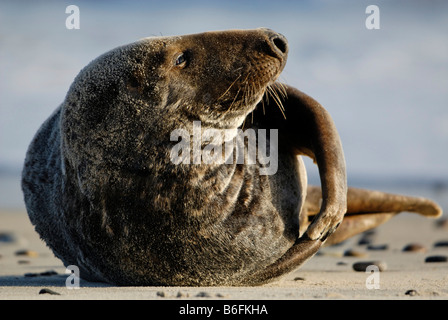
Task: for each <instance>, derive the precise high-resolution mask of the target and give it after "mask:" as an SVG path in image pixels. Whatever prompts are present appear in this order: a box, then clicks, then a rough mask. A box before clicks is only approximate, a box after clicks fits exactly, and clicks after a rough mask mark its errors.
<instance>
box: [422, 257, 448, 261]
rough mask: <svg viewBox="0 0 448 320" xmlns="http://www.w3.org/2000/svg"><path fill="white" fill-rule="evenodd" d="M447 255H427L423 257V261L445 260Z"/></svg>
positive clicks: (447, 259)
mask: <svg viewBox="0 0 448 320" xmlns="http://www.w3.org/2000/svg"><path fill="white" fill-rule="evenodd" d="M447 261H448V257H447V256H429V257H427V258H426V259H425V262H447Z"/></svg>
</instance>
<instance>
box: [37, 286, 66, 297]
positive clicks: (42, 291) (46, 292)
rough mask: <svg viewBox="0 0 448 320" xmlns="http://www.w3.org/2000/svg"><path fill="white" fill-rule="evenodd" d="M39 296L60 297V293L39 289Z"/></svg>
mask: <svg viewBox="0 0 448 320" xmlns="http://www.w3.org/2000/svg"><path fill="white" fill-rule="evenodd" d="M39 294H52V295H57V296H60V295H61V294H60V293H58V292H56V291H53V290H51V289H48V288H43V289H40V291H39Z"/></svg>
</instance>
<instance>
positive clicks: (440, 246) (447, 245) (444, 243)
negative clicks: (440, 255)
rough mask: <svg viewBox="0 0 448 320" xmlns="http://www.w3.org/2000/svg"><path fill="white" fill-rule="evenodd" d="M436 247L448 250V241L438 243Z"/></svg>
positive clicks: (435, 244)
mask: <svg viewBox="0 0 448 320" xmlns="http://www.w3.org/2000/svg"><path fill="white" fill-rule="evenodd" d="M434 247H436V248H448V241H438V242H436V243H434Z"/></svg>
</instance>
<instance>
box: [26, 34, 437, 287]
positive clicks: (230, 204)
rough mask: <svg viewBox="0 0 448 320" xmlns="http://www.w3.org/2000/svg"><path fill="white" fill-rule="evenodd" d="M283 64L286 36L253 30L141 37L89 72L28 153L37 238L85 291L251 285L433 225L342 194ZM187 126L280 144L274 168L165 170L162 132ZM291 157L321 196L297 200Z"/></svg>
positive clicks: (320, 133)
mask: <svg viewBox="0 0 448 320" xmlns="http://www.w3.org/2000/svg"><path fill="white" fill-rule="evenodd" d="M287 55H288V43H287V40H286V39H285V37H284V36H282V35H280V34H278V33H276V32H274V31H272V30H269V29H256V30H232V31H219V32H206V33H201V34H194V35H185V36H175V37H153V38H145V39H142V40H140V41H137V42H134V43H131V44H128V45H124V46H121V47H118V48H116V49H113V50H111V51H109V52H107V53H105V54H103V55H102V56H100V57H98V58H97V59H95V60H94V61H92V62H91V63H90V64H89V65H87V66H86V67H85V68H84V69H83V70H82V71H81V72H80V73H79V75H78V76H77V77H76V79H75V80H74V82H73V84H72V85H71V87H70V89H69V91H68V93H67V96H66V98H65V100H64V102H63V103H62V104H61V106H59V108H57V109H56V111H55V112H54V113H53V114H52V115H51V116H50V117H49V119H48V120H47V121H46V122H45V123H44V124H43V125H42V127H41V128H40V129H39V131H38V132H37V134H36V135H35V137H34V139H33V140H32V142H31V145H30V146H29V149H28V152H27V155H26V159H25V164H24V168H23V174H22V189H23V192H24V198H25V204H26V207H27V211H28V214H29V217H30V220H31V222H32V223H33V225H34V226H35V229H36V231H37V232H38V233H39V235H40V236H41V238H42V239H43V240H44V241H45V242H46V243H47V245H48V246H49V247H50V248H51V249H52V250H53V252H54V254H55V255H56V256H57V257H58V258H60V259H61V260H62V261H63V263H64V265H66V266H68V265H76V266H78V267H79V268H80V276H81V277H82V278H84V279H86V280H90V281H102V282H108V283H112V284H116V285H126V286H141V285H144V286H148V285H172V286H217V285H225V286H229V285H230V286H235V285H258V284H263V283H266V282H268V281H271V280H273V279H276V278H277V277H279V276H282V275H284V274H287V273H288V272H290V271H292V270H294V269H296V268H298V267H299V266H300V265H301V264H303V263H304V262H305V261H306V260H307V259H309V258H311V257H312V256H313V255H314V254H315V253H316V252H317V251H318V250H319V248H320V247H321V246H322V245H326V244H331V243H335V242H338V241H342V240H344V239H345V238H347V237H349V236H352V235H354V234H357V233H359V232H362V231H364V230H365V229H366V228H371V227H374V226H376V225H378V224H379V223H382V222H384V221H385V220H387V219H388V218H390V217H391V216H393V215H394V214H396V213H397V212H400V211H403V210H405V211H408V210H409V211H417V212H420V213H422V214H424V215H427V216H438V215H440V213H441V210H440V208H439V207H438V206H437V205H436V204H434V203H433V202H431V201H430V200H427V199H421V198H412V197H405V196H398V195H388V194H385V193H381V192H376V191H368V190H358V189H352V188H348V187H347V179H346V170H345V160H344V153H343V150H342V144H341V141H340V138H339V135H338V133H337V130H336V127H335V125H334V123H333V121H332V119H331V117H330V115H329V114H328V112H327V111H326V110H325V109H324V108H323V107H322V106H321V105H320V104H319V103H317V102H316V101H315V100H314V99H312V98H311V97H309V96H308V95H306V94H304V93H302V92H300V91H299V90H297V89H295V88H293V87H290V86H287V85H284V84H281V83H279V82H277V81H276V80H277V78H278V76H279V75H280V73H281V72H282V70H283V68H284V66H285V64H286V60H287ZM268 98H269V99H268ZM194 121H200V124H201V130H207V129H214V130H227V131H229V130H230V131H232V130H238V129H242V128H244V129H245V130H247V129H249V128H251V129H256V130H261V129H266V130H271V129H273V130H277V131H276V132H278V143H277V144H276V145H275V146H274V145H270V144H269V141H270V140H268V143H267V149H268V152H273V151H274V148H275V150H276V152H277V155H278V170H277V171H276V173H275V174H271V175H266V174H260V173H261V170H262V169H263V168H264V167H265V166H266V164H263V163H260V161H258V160H257V161H255V163H250V164H248V163H245V162H244V163H238V162H235V161H234V162H229V163H227V162H226V163H218V162H215V163H201V162H199V163H183V162H181V163H174V162H173V161H172V150H173V147H174V146H175V145H176V144H177V143H178V141H173V140H172V139H171V134H172V132H173V131H175V130H176V129H179V128H183V129H184V130H186V132H187V133H188V135H193V134H194V132H192V131H191V130H192V129H191V128H192V123H193V122H194ZM184 132H185V131H184ZM201 132H202V131H201ZM257 141H258V140H257ZM244 143H245V144H248V142H244ZM258 143H260V141H258ZM202 147H203V145H201V148H202ZM235 148H236V147H234V149H233V150H234V151H235ZM301 155H306V156H309V157H311V158H313V159H314V160H315V162H316V164H317V166H318V168H319V174H320V179H321V186H320V187H308V186H307V180H306V171H305V167H304V164H303V162H302V160H301V158H300V156H301ZM344 215H345V217H344ZM335 230H336V232H334V231H335Z"/></svg>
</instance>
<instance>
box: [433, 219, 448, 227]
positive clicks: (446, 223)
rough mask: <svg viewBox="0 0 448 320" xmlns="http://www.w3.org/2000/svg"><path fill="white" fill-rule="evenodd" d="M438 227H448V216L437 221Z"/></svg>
mask: <svg viewBox="0 0 448 320" xmlns="http://www.w3.org/2000/svg"><path fill="white" fill-rule="evenodd" d="M436 227H437V228H441V229H448V218H446V219H441V220H438V221H436Z"/></svg>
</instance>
